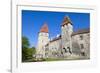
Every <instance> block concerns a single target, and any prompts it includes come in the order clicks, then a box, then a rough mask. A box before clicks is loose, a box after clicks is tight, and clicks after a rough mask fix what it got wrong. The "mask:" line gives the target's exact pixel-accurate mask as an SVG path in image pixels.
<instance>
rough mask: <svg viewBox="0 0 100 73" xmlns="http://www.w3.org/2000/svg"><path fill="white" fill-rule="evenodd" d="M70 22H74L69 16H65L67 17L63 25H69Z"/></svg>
mask: <svg viewBox="0 0 100 73" xmlns="http://www.w3.org/2000/svg"><path fill="white" fill-rule="evenodd" d="M68 23H71V24H72V22H71V20H70V18H69V17H68V16H65V17H64V20H63V23H62V26H63V25H67V24H68Z"/></svg>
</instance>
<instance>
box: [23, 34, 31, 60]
mask: <svg viewBox="0 0 100 73" xmlns="http://www.w3.org/2000/svg"><path fill="white" fill-rule="evenodd" d="M28 48H29V40H28V38H27V37H25V36H23V37H22V61H25V60H27V59H28V54H27V52H28Z"/></svg>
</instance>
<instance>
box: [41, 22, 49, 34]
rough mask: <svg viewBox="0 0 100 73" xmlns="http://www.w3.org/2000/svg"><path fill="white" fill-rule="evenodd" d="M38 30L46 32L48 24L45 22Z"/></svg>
mask: <svg viewBox="0 0 100 73" xmlns="http://www.w3.org/2000/svg"><path fill="white" fill-rule="evenodd" d="M40 32H45V33H48V26H47V24H46V23H45V24H44V25H43V26H42V28H41V30H40Z"/></svg>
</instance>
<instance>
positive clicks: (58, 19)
mask: <svg viewBox="0 0 100 73" xmlns="http://www.w3.org/2000/svg"><path fill="white" fill-rule="evenodd" d="M64 16H69V17H70V19H71V21H72V23H73V29H74V31H76V30H78V29H84V28H89V27H90V14H89V13H75V12H48V11H31V10H22V36H26V37H27V38H28V39H29V42H30V47H32V46H35V47H36V45H37V40H38V32H39V31H40V28H41V27H42V26H43V24H44V23H47V25H48V28H49V35H50V37H56V35H57V34H60V33H61V24H62V21H63V19H64Z"/></svg>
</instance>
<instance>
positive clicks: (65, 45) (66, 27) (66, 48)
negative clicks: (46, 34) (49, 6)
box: [61, 16, 73, 56]
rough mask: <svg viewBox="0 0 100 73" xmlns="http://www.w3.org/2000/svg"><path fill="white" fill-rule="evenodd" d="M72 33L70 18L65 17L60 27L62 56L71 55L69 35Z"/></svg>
mask: <svg viewBox="0 0 100 73" xmlns="http://www.w3.org/2000/svg"><path fill="white" fill-rule="evenodd" d="M72 32H73V26H72V22H71V21H70V18H69V17H67V16H65V17H64V20H63V23H62V25H61V36H62V37H61V38H62V54H63V55H64V56H67V55H70V54H72V40H71V34H72Z"/></svg>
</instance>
